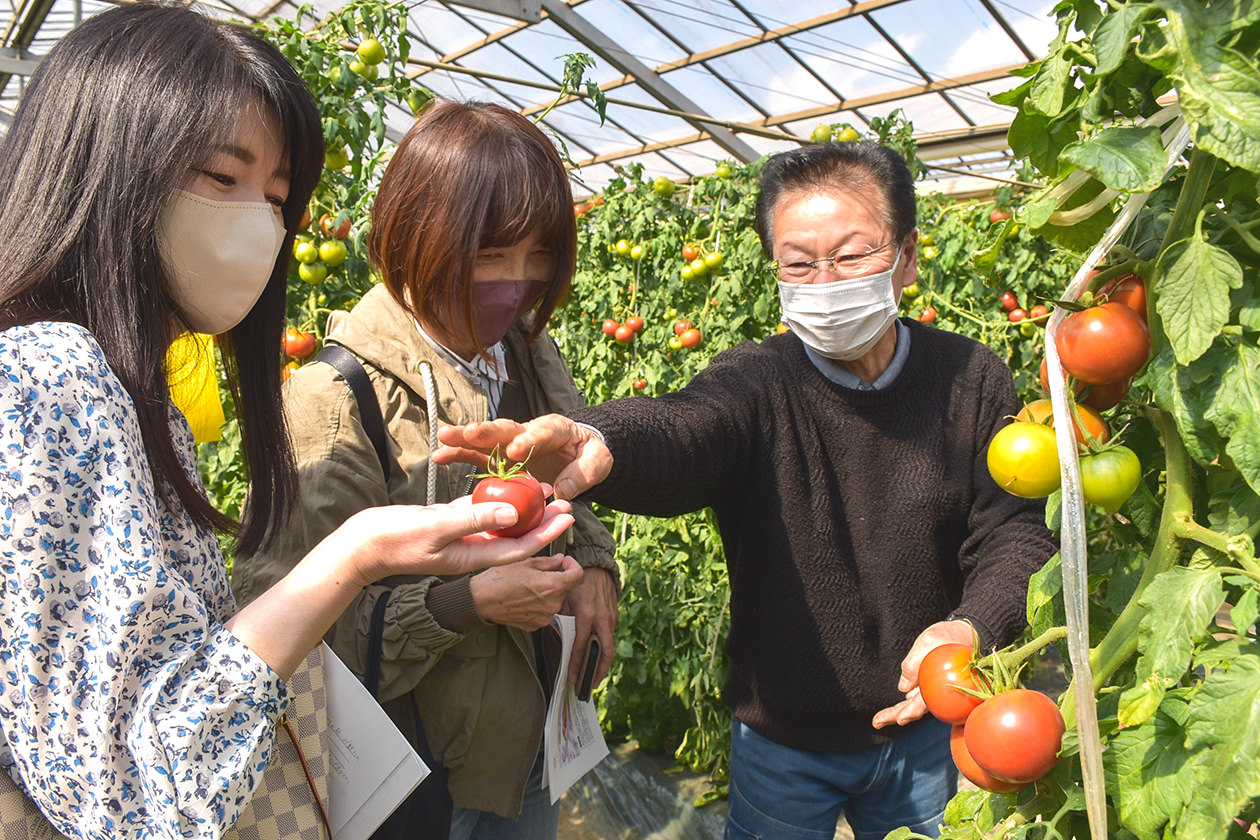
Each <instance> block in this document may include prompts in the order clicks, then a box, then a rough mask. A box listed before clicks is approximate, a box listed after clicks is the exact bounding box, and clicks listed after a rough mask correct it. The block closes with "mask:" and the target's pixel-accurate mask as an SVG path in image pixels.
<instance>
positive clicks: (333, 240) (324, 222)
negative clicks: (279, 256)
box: [293, 213, 353, 286]
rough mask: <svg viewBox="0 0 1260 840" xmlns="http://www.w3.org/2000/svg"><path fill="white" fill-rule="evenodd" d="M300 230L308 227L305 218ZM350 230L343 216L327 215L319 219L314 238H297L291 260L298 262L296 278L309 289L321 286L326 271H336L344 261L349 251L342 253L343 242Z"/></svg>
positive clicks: (326, 274)
mask: <svg viewBox="0 0 1260 840" xmlns="http://www.w3.org/2000/svg"><path fill="white" fill-rule="evenodd" d="M302 221H303V224H302V227H303V228H307V227H309V226H310V219H309V215H308V217H307V218H305V219H303V220H302ZM352 227H353V225H352V223H351V221H350V217H349V216H347V215H345V213H338V214H336V215H335V216H330V215H328V214H327V213H325V214H324V215H322V216H320V218H319V229H318V230H317V231H316V233H315V235H313V236H312V235H308V234H305V233H303V234H299V235H298V237H297V238H296V239H294V240H293V258H294V259H295V260H297V262H298V269H297V270H298V277H301V278H302V279H303V280H304V281H306V282H307V283H310V284H311V285H312V286H316V285H319V284H320V283H322V282H324V278H325V277H327V276H328V270H329V269H330V268H336V267H337V266H339V265H341V264H342V263H344V262H345V261H346V257H347V256H348V255H349V251H347V250H346V243H345V241H344V240H345V239H346V237H348V236H349V235H350V231H351V228H352Z"/></svg>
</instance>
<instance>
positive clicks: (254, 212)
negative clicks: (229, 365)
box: [157, 190, 284, 335]
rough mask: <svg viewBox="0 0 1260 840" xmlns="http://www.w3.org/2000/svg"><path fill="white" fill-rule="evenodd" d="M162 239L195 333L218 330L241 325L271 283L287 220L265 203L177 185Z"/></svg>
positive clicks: (174, 290)
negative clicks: (207, 194) (225, 197)
mask: <svg viewBox="0 0 1260 840" xmlns="http://www.w3.org/2000/svg"><path fill="white" fill-rule="evenodd" d="M157 238H158V248H159V249H160V252H161V255H162V265H163V267H164V268H165V269H166V273H167V275H168V276H169V277H170V281H171V294H172V295H173V296H174V298H175V303H176V305H177V306H179V311H180V314H181V315H183V316H184V320H185V321H187V322H188V326H189V327H191V328H192V329H193V330H194V331H195V332H199V333H207V334H210V335H216V334H218V333H224V332H227V331H228V330H230V329H232V327H235V326H236V325H237V324H239V323H240V322H241V319H243V318H244V317H245V316H246V315H248V314H249V311H250V310H251V309H253V308H254V304H255V303H256V302H257V301H258V298H259V296H260V295H262V292H263V289H265V288H266V287H267V281H268V280H270V279H271V272H272V269H274V268H275V265H276V257H277V256H279V254H280V246H281V245H283V244H284V225H282V224H281V223H280V220H279V219H278V218H277V217H276V212H275V208H274V207H273V206H272V205H270V204H267V203H265V202H252V201H213V200H212V199H209V198H202V197H201V196H199V195H194V194H193V193H190V192H185V191H184V190H176V191H175V193H174V194H173V195H172V196H171V199H170V201H168V202H167V204H166V207H165V208H164V209H163V211H162V218H161V220H160V221H159V223H158V232H157Z"/></svg>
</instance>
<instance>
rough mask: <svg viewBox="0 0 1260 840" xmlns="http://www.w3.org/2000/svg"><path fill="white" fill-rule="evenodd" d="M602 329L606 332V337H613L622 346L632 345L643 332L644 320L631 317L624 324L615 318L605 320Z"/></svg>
mask: <svg viewBox="0 0 1260 840" xmlns="http://www.w3.org/2000/svg"><path fill="white" fill-rule="evenodd" d="M600 329H601V330H603V331H604V335H607V336H611V337H612V338H615V339H617V341H619V342H621V343H622V344H630V343H631V342H633V341H634V338H635V336H637V335H638V334H639V333H640V332H642V331H643V319H642V318H640V317H639V316H638V315H631V316H630V317H629V318H627V319H626V322H625V323H624V324H619V323H617V321H616V320H615V319H613V318H605V319H604V323H603V324H601V325H600Z"/></svg>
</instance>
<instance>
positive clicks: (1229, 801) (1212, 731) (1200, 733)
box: [1176, 644, 1260, 840]
mask: <svg viewBox="0 0 1260 840" xmlns="http://www.w3.org/2000/svg"><path fill="white" fill-rule="evenodd" d="M1189 720H1190V722H1189V725H1188V726H1187V727H1186V729H1187V738H1186V748H1187V749H1188V750H1189V751H1190V752H1191V753H1193V754H1195V761H1194V764H1195V778H1194V784H1193V786H1192V789H1191V790H1192V792H1191V795H1190V797H1189V801H1188V803H1187V806H1186V811H1185V814H1184V815H1183V816H1182V818H1181V820H1180V821H1179V822H1178V824H1177V832H1176V837H1177V838H1184V840H1190V839H1191V838H1203V837H1220V836H1221V835H1223V834H1224V833H1225V830H1226V828H1227V827H1228V826H1229V825H1231V824H1232V823H1233V820H1234V817H1235V816H1236V815H1237V814H1238V813H1240V812H1241V811H1242V809H1243V808H1244V807H1245V806H1247V805H1248V804H1249V803H1250V802H1251V800H1253V799H1255V798H1256V797H1257V796H1260V646H1257V645H1255V644H1252V645H1251V646H1250V649H1249V650H1248V652H1246V653H1244V654H1243V655H1241V656H1239V657H1238V658H1237V659H1235V660H1234V661H1233V662H1232V663H1231V664H1230V667H1229V670H1228V671H1213V672H1211V673H1210V674H1208V676H1207V679H1206V680H1205V681H1204V683H1203V687H1202V688H1201V689H1200V690H1199V691H1198V693H1197V694H1195V695H1194V697H1193V698H1192V699H1191V701H1190V719H1189Z"/></svg>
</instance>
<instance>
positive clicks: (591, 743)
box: [542, 615, 608, 805]
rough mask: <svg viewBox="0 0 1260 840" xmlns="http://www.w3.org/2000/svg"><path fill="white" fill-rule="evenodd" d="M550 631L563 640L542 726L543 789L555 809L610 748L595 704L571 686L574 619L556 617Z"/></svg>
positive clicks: (567, 616)
mask: <svg viewBox="0 0 1260 840" xmlns="http://www.w3.org/2000/svg"><path fill="white" fill-rule="evenodd" d="M551 627H552V629H553V630H555V631H556V633H558V634H559V636H560V643H561V652H560V662H559V664H558V665H557V666H556V681H555V685H554V686H552V690H551V704H550V705H549V706H548V707H547V721H546V723H545V724H544V725H543V742H544V744H545V745H546V750H545V756H546V760H547V763H546V765H545V766H544V767H543V780H542V783H543V787H547V788H550V790H551V804H553V805H554V804H555V803H556V802H558V801H560V797H561V796H562V795H564V792H565V791H566V790H568V789H569V788H570V787H572V786H573V783H574V782H576V781H577V780H578V779H580V778H582V776H584V775H586V774H587V773H588V772H590V770H591V769H592V768H593V767H595V765H596V764H599V763H600V762H601V761H603V760H604V756H606V755H608V745H607V744H606V743H604V733H603V732H602V731H600V728H599V713H598V712H596V711H595V701H594V700H587V701H586V702H582V701H580V700H578V699H577V694H576V693H575V692H574V689H573V685H572V684H570V682H569V660H570V658H571V657H572V656H573V641H574V637H575V636H576V635H577V630H576V628H575V624H574V619H573V616H571V615H557V616H555V617H554V618H552V619H551Z"/></svg>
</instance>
